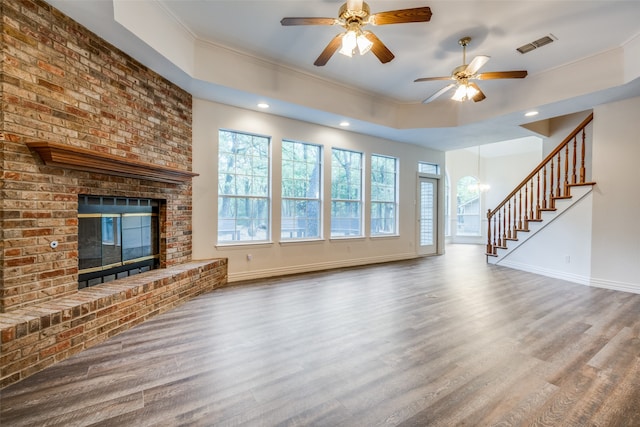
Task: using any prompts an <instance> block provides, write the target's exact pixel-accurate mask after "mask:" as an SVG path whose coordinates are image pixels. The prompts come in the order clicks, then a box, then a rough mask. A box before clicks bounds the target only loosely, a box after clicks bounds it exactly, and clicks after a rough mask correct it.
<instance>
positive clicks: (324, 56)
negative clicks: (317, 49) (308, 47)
mask: <svg viewBox="0 0 640 427" xmlns="http://www.w3.org/2000/svg"><path fill="white" fill-rule="evenodd" d="M342 37H344V33H340V34H338V35H337V36H335V37H334V38H333V39H331V41H330V42H329V44H328V45H327V47H325V48H324V50H323V51H322V53H321V54H320V56H318V59H316V62H314V63H313V65H315V66H317V67H322V66H323V65H325V64H326V63H327V62H329V59H331V57H332V56H333V54H334V53H336V50H338V49H339V48H340V46H341V45H342Z"/></svg>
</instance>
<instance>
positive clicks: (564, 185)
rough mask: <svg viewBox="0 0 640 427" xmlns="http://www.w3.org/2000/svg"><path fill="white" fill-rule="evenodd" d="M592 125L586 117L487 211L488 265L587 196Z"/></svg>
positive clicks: (591, 183)
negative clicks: (498, 202)
mask: <svg viewBox="0 0 640 427" xmlns="http://www.w3.org/2000/svg"><path fill="white" fill-rule="evenodd" d="M592 122H593V114H590V115H589V116H588V117H587V118H586V119H585V120H584V121H583V122H582V123H580V125H578V127H576V129H574V130H573V132H571V133H570V134H569V136H567V137H566V138H565V139H564V140H563V141H562V142H561V143H560V144H559V145H558V146H557V147H556V148H555V149H554V150H553V151H552V152H551V153H549V155H548V156H547V157H546V158H545V159H544V160H543V161H542V162H540V164H539V165H538V166H537V167H535V168H534V169H533V171H532V172H531V173H530V174H529V175H528V176H527V177H526V178H525V179H524V180H522V182H521V183H520V184H519V185H518V186H516V188H515V189H514V190H513V191H512V192H511V193H509V195H508V196H507V197H505V199H504V200H503V201H502V202H500V204H498V206H497V207H496V208H494V209H493V210H491V209H489V211H488V212H487V220H488V221H487V224H488V225H487V249H486V255H487V262H488V263H490V264H498V263H499V262H500V261H501V260H502V259H503V258H504V257H506V256H507V255H508V254H509V253H511V252H512V251H513V250H514V249H516V248H517V247H519V246H520V245H522V244H523V243H524V242H525V241H526V240H528V239H529V238H531V237H532V236H533V235H535V234H536V233H538V232H539V231H541V230H542V229H544V228H545V227H546V226H547V225H548V224H550V223H551V222H552V221H553V220H554V219H556V218H558V217H559V216H561V215H562V214H563V212H565V211H567V210H568V209H569V208H570V207H571V206H573V205H574V204H575V203H577V202H578V201H580V200H581V199H582V198H583V197H585V196H586V195H587V194H589V192H591V189H592V187H593V185H595V182H591V181H588V180H587V169H586V166H585V163H586V159H588V158H589V157H590V156H589V153H588V151H587V150H588V144H587V142H586V139H587V134H589V135H590V134H591V132H590V131H591V128H590V126H591V124H592ZM589 164H590V162H589Z"/></svg>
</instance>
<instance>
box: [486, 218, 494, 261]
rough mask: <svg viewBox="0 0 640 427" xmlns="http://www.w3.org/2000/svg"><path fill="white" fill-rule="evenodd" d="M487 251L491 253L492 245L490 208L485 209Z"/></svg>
mask: <svg viewBox="0 0 640 427" xmlns="http://www.w3.org/2000/svg"><path fill="white" fill-rule="evenodd" d="M487 253H488V254H492V253H493V246H492V245H491V209H487Z"/></svg>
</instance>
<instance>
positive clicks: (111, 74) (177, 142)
mask: <svg viewBox="0 0 640 427" xmlns="http://www.w3.org/2000/svg"><path fill="white" fill-rule="evenodd" d="M0 8H1V14H2V23H1V24H0V25H2V27H1V28H0V34H1V36H2V41H1V43H2V46H1V47H2V61H0V67H1V69H0V83H1V91H2V92H1V95H2V97H1V100H0V103H1V104H2V105H1V107H2V116H0V123H1V124H2V126H1V131H0V144H2V145H1V147H0V164H1V165H2V168H1V169H0V174H1V175H2V181H1V184H0V192H1V194H0V229H1V231H0V312H9V311H12V310H15V309H18V308H20V307H25V306H28V305H31V304H34V303H38V302H42V301H46V300H50V299H52V298H56V297H60V296H63V295H68V294H71V293H73V292H75V291H76V289H77V273H78V261H77V249H78V246H77V227H78V220H77V195H78V194H97V195H112V196H131V197H141V198H153V199H162V200H165V201H166V202H165V206H164V208H163V209H162V214H163V218H162V221H163V222H162V233H161V239H162V241H161V265H162V266H163V267H166V266H173V265H178V264H181V263H184V262H187V261H189V260H190V259H191V184H190V183H187V184H181V185H177V184H164V183H158V182H153V181H146V180H137V179H132V178H121V177H115V176H110V175H104V174H97V173H89V172H80V171H74V170H70V169H64V168H58V167H49V166H45V165H44V164H43V162H42V161H41V159H40V158H39V157H38V155H37V154H36V153H35V152H32V151H30V150H29V149H28V148H27V147H26V145H25V142H26V141H52V142H57V143H63V144H68V145H71V146H75V147H81V148H87V149H91V150H94V151H97V152H104V153H109V154H111V155H116V156H120V157H122V158H124V159H130V160H138V161H143V162H147V163H151V164H155V165H158V166H167V167H171V168H178V169H183V170H191V160H192V150H191V102H192V98H191V95H190V94H189V93H187V92H186V91H184V90H182V89H180V88H179V87H177V86H175V85H173V84H172V83H170V82H168V81H167V80H165V79H163V78H162V77H160V76H159V75H157V74H156V73H154V72H152V71H150V70H148V69H147V68H145V67H144V66H142V65H141V64H140V63H138V62H137V61H136V60H134V59H133V58H131V57H129V56H128V55H126V54H125V53H123V52H121V51H119V50H118V49H116V48H115V47H113V46H111V45H109V44H108V43H107V42H105V41H104V40H102V39H101V38H99V37H97V36H96V35H95V34H93V33H91V32H90V31H88V30H87V29H86V28H84V27H82V26H80V25H79V24H77V23H76V22H74V21H73V20H71V19H70V18H68V17H66V16H65V15H63V14H62V13H60V12H59V11H57V10H56V9H54V8H52V7H51V6H49V5H48V4H47V3H44V2H42V1H37V0H33V1H31V0H2V2H1V3H0ZM52 240H57V241H58V242H59V243H60V244H59V246H58V247H57V248H56V249H55V250H54V249H51V248H50V247H49V243H50V242H51V241H52Z"/></svg>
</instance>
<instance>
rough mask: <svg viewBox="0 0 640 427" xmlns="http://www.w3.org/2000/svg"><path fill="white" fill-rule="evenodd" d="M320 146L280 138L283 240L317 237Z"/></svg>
mask: <svg viewBox="0 0 640 427" xmlns="http://www.w3.org/2000/svg"><path fill="white" fill-rule="evenodd" d="M321 171H322V149H321V147H320V146H319V145H314V144H307V143H304V142H295V141H286V140H285V141H282V215H281V232H280V237H281V239H282V240H286V239H299V238H306V239H309V238H319V237H320V229H321V227H320V224H321V218H322V216H321V209H320V182H321V181H320V176H321Z"/></svg>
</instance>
